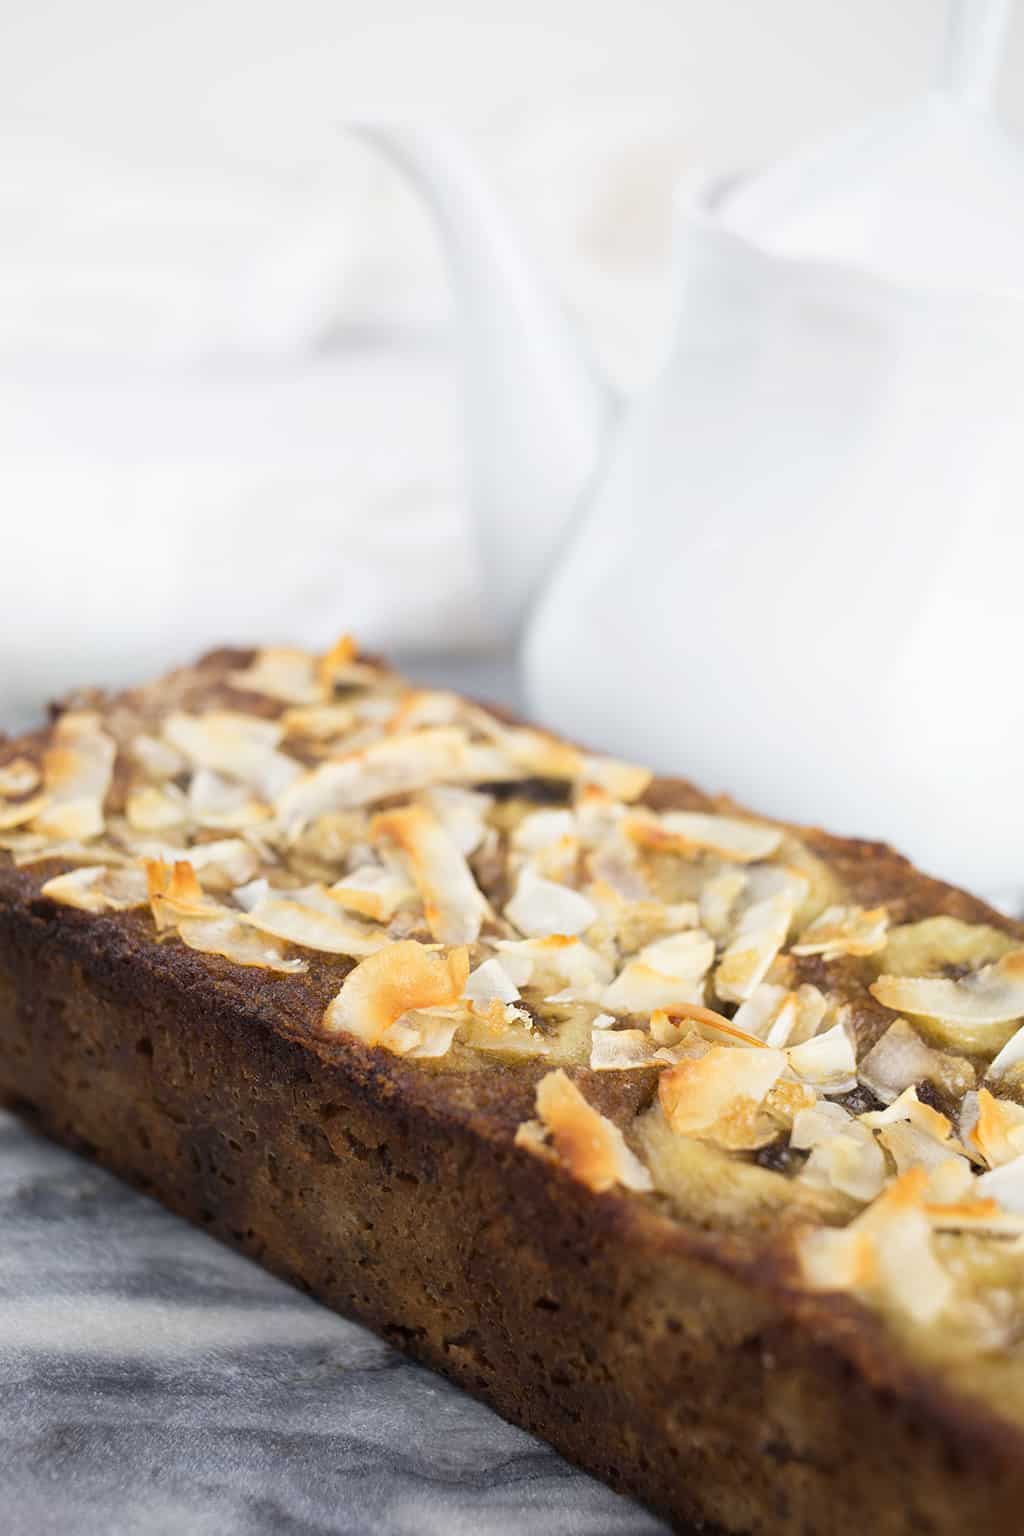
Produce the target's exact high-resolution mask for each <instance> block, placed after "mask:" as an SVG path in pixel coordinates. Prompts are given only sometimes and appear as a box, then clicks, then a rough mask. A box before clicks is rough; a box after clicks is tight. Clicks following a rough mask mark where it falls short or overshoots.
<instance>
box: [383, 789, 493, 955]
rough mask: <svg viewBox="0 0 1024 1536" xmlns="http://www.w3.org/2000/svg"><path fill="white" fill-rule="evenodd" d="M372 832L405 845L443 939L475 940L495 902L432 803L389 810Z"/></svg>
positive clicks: (403, 851)
mask: <svg viewBox="0 0 1024 1536" xmlns="http://www.w3.org/2000/svg"><path fill="white" fill-rule="evenodd" d="M370 835H371V836H372V837H374V838H382V839H383V840H384V841H385V842H387V843H390V844H391V845H393V846H394V847H395V848H397V849H398V850H399V852H400V853H401V855H402V858H403V861H404V862H405V864H406V865H407V866H408V869H409V874H410V876H411V877H412V880H413V883H414V884H415V886H416V889H417V891H418V892H419V894H420V897H421V899H422V901H423V910H424V913H425V915H426V919H427V924H428V926H429V928H430V931H431V933H432V934H433V936H434V938H435V939H437V940H438V941H439V942H440V943H442V944H471V943H473V942H474V941H475V940H476V938H477V937H478V936H479V933H480V927H481V924H482V923H483V920H484V918H485V917H488V916H489V915H490V907H489V906H488V904H487V900H486V898H485V897H484V895H483V892H482V891H481V890H480V889H479V887H478V886H477V883H476V881H475V880H474V879H473V873H472V871H471V869H470V867H469V865H468V864H467V863H466V860H465V857H464V855H463V854H461V853H460V852H459V850H458V848H457V846H456V844H455V843H454V842H453V840H452V839H451V837H450V836H449V835H448V833H447V832H446V831H445V829H444V827H443V826H442V825H441V823H440V821H438V819H437V817H436V816H435V815H434V814H433V813H432V812H431V811H429V810H427V808H426V806H422V805H408V806H403V807H401V808H400V809H399V810H394V811H384V812H382V813H381V814H380V815H378V816H375V817H374V818H373V821H372V822H371V823H370Z"/></svg>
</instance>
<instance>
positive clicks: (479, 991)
mask: <svg viewBox="0 0 1024 1536" xmlns="http://www.w3.org/2000/svg"><path fill="white" fill-rule="evenodd" d="M462 995H463V997H464V998H466V1000H467V1001H468V1002H471V1003H480V1004H482V1005H483V1006H484V1007H486V1006H487V1004H488V1003H490V1002H492V1001H493V1000H494V999H495V998H497V1000H498V1002H500V1003H515V1002H518V1000H519V988H518V987H517V986H516V984H515V982H514V981H513V980H512V978H511V976H510V975H509V973H508V971H507V970H506V968H505V966H504V965H502V963H501V961H500V960H496V959H493V958H492V959H490V960H485V961H484V962H483V964H482V965H478V966H477V968H476V970H475V971H470V973H469V977H468V979H467V981H466V989H465V991H464V992H463V994H462Z"/></svg>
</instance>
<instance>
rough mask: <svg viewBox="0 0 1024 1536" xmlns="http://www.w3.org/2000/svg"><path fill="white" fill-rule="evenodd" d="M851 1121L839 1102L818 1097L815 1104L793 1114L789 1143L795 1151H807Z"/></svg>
mask: <svg viewBox="0 0 1024 1536" xmlns="http://www.w3.org/2000/svg"><path fill="white" fill-rule="evenodd" d="M852 1121H853V1116H852V1115H851V1114H850V1111H849V1110H848V1109H844V1108H843V1106H842V1105H841V1104H833V1103H831V1102H830V1101H829V1100H828V1099H818V1100H817V1102H816V1103H815V1104H813V1105H811V1106H809V1107H808V1108H806V1109H801V1110H800V1111H799V1113H798V1114H796V1115H794V1117H793V1128H792V1130H791V1132H790V1136H789V1144H790V1146H791V1147H792V1148H793V1149H794V1150H795V1151H797V1152H809V1151H810V1150H811V1148H812V1147H817V1146H820V1145H821V1144H822V1143H823V1142H828V1141H831V1140H832V1138H833V1136H838V1135H839V1133H840V1131H845V1130H846V1129H847V1128H848V1126H849V1125H850V1124H851V1123H852Z"/></svg>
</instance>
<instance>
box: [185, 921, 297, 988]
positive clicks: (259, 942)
mask: <svg viewBox="0 0 1024 1536" xmlns="http://www.w3.org/2000/svg"><path fill="white" fill-rule="evenodd" d="M178 937H179V938H180V939H182V940H183V941H184V942H185V943H186V944H187V945H188V947H189V949H196V950H199V951H200V952H201V953H202V954H204V955H223V957H224V959H225V960H232V961H234V963H235V965H253V966H257V967H259V968H260V969H261V970H264V971H281V972H283V973H284V974H285V975H288V976H296V975H300V974H301V973H302V972H303V971H306V970H308V969H309V967H308V966H307V964H306V962H305V960H286V959H285V958H284V955H283V954H282V953H281V950H280V947H279V946H278V945H277V944H275V943H274V942H273V941H272V940H270V939H267V938H265V937H264V936H263V935H262V934H258V933H254V932H253V931H252V929H251V928H247V927H245V926H244V924H243V923H242V922H241V921H240V920H239V919H238V918H235V917H231V916H226V917H196V918H186V919H185V921H184V922H181V923H179V924H178Z"/></svg>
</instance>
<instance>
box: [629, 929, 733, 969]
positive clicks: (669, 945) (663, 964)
mask: <svg viewBox="0 0 1024 1536" xmlns="http://www.w3.org/2000/svg"><path fill="white" fill-rule="evenodd" d="M714 958H715V944H714V940H713V939H711V938H709V937H708V935H707V934H706V933H705V932H704V931H703V929H701V928H687V929H685V930H684V931H683V932H682V933H673V934H670V935H669V936H668V938H665V939H656V940H655V941H654V943H652V944H646V945H645V946H644V948H643V949H642V950H641V951H640V953H639V955H638V956H637V959H638V960H642V961H643V962H644V963H645V964H646V965H650V966H653V967H654V969H655V970H656V971H662V972H664V973H665V974H666V975H668V976H678V977H679V979H680V980H682V981H691V980H692V981H696V980H699V979H700V978H702V977H704V976H706V975H707V972H708V967H709V966H710V965H711V962H712V960H713V959H714Z"/></svg>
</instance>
